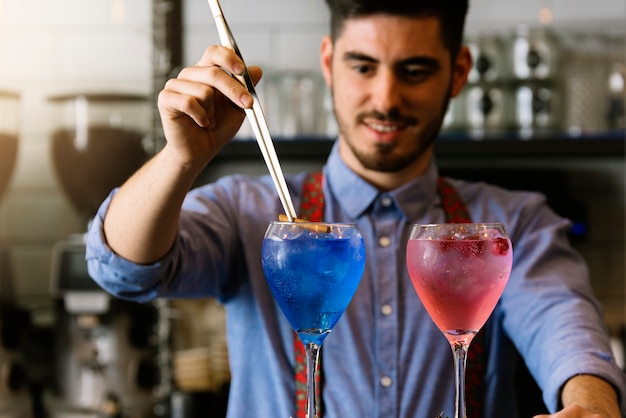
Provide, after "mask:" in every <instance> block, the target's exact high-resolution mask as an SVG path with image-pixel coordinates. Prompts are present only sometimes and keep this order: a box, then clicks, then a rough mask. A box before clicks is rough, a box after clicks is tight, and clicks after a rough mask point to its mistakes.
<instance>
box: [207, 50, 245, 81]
mask: <svg viewBox="0 0 626 418" xmlns="http://www.w3.org/2000/svg"><path fill="white" fill-rule="evenodd" d="M196 66H197V67H222V68H223V69H225V70H226V71H228V72H230V73H232V74H242V73H243V71H244V68H245V67H244V63H243V61H242V60H241V58H239V56H238V55H237V54H236V53H235V51H233V50H232V49H230V48H227V47H224V46H219V45H212V46H209V47H208V48H207V49H206V50H205V51H204V54H203V55H202V58H200V60H199V61H198V62H197V63H196Z"/></svg>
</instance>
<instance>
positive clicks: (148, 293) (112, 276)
mask: <svg viewBox="0 0 626 418" xmlns="http://www.w3.org/2000/svg"><path fill="white" fill-rule="evenodd" d="M116 192H117V190H114V191H113V192H111V194H109V196H108V197H107V198H106V199H105V201H104V202H103V203H102V205H101V206H100V208H99V209H98V212H97V213H96V216H95V217H94V218H93V220H92V221H91V223H90V225H89V230H88V232H87V241H86V246H87V248H86V253H85V258H86V260H87V268H88V271H89V275H90V277H91V278H92V279H93V280H94V281H95V282H96V283H97V284H98V285H99V286H100V287H101V288H102V289H104V290H105V291H107V292H108V293H110V294H111V295H113V296H115V297H117V298H120V299H125V300H132V301H136V302H145V301H149V300H152V299H154V298H156V297H157V296H158V294H159V290H158V284H159V280H160V278H161V277H163V275H164V273H165V270H166V266H167V265H168V264H169V261H170V260H169V258H171V255H168V256H167V257H166V258H165V259H163V260H160V261H158V262H156V263H154V264H150V265H142V264H136V263H133V262H131V261H128V260H126V259H125V258H123V257H120V256H119V255H117V254H115V253H114V252H113V250H112V249H111V248H110V247H109V245H108V244H107V242H106V238H105V235H104V215H105V214H106V212H107V210H108V208H109V205H110V203H111V199H112V198H113V196H114V195H115V193H116Z"/></svg>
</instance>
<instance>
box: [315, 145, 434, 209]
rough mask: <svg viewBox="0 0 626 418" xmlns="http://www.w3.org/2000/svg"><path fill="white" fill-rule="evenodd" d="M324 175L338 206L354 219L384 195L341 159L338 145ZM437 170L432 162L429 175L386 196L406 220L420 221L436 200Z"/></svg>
mask: <svg viewBox="0 0 626 418" xmlns="http://www.w3.org/2000/svg"><path fill="white" fill-rule="evenodd" d="M324 175H325V177H326V181H327V182H328V186H329V187H330V190H331V192H332V194H333V195H334V196H335V197H340V198H338V199H336V200H337V203H338V204H339V205H340V206H341V207H342V209H343V210H344V212H345V213H346V214H347V215H348V216H350V217H351V218H353V219H357V218H358V217H359V216H361V215H362V214H363V213H364V212H365V211H366V210H367V209H368V208H369V207H370V206H371V205H372V203H373V202H374V201H375V200H376V199H377V198H378V197H379V196H380V195H381V193H380V192H379V191H378V190H377V189H376V188H375V187H374V186H372V185H371V184H369V183H368V182H366V181H365V180H363V179H362V178H361V177H359V176H358V175H357V174H356V173H355V172H353V171H352V170H351V169H350V168H348V166H347V165H346V164H345V163H344V162H343V160H342V159H341V157H340V156H339V147H338V146H337V142H335V144H334V145H333V148H332V150H331V152H330V155H329V157H328V161H327V163H326V166H325V167H324ZM438 175H439V173H438V169H437V166H436V164H435V162H434V161H433V162H431V163H430V164H429V166H428V168H427V170H426V172H425V173H424V174H423V175H421V176H419V177H417V178H415V179H413V180H411V181H410V182H408V183H406V184H404V185H402V186H400V187H399V188H397V189H395V190H391V191H389V192H386V193H383V194H385V195H386V196H388V197H390V198H392V199H393V200H394V201H395V203H396V204H397V207H398V208H399V209H400V211H401V212H403V214H404V216H405V217H406V218H407V219H416V218H418V217H419V216H420V215H421V214H422V213H423V211H424V210H425V208H426V207H427V206H428V205H429V204H431V203H432V202H433V201H434V200H435V199H438V198H437V177H438Z"/></svg>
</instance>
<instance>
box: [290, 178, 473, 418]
mask: <svg viewBox="0 0 626 418" xmlns="http://www.w3.org/2000/svg"><path fill="white" fill-rule="evenodd" d="M322 179H323V178H322V173H320V172H315V173H310V174H309V175H308V177H307V179H306V180H305V182H304V186H303V190H302V203H301V204H300V217H301V218H303V219H307V220H310V221H315V222H319V221H322V218H323V216H324V192H323V187H322ZM437 186H438V187H437V188H438V193H439V197H440V199H441V205H442V209H443V211H444V213H445V214H446V222H448V223H469V222H471V220H470V216H469V211H468V210H467V207H466V206H465V203H463V200H461V198H460V197H459V195H458V193H457V191H456V189H455V188H454V187H452V185H450V183H448V182H447V181H446V180H445V179H444V178H443V177H439V179H438V181H437ZM483 340H484V337H483V332H482V331H481V332H479V333H478V334H477V335H476V336H475V337H474V340H473V341H472V349H471V350H468V357H467V363H468V364H467V371H466V391H467V392H468V396H467V401H466V403H467V405H466V407H467V415H468V416H471V417H472V418H480V417H481V416H482V411H483V409H482V402H483V401H484V376H485V362H484V354H485V353H484V341H483ZM294 351H295V359H296V364H295V382H296V418H306V413H307V392H306V391H307V383H306V355H305V351H304V345H303V344H302V342H301V341H300V339H299V338H298V336H297V335H295V337H294ZM320 360H321V356H320ZM320 365H321V361H320V363H319V364H318V366H320ZM321 375H322V373H321V367H318V369H317V370H316V371H315V380H316V388H317V390H316V393H315V403H316V404H317V410H318V411H320V417H321V416H322V415H323V411H322V409H321V408H322V406H323V404H322V399H321V391H322V389H321V387H322V383H323V382H322V376H321ZM320 417H315V418H320Z"/></svg>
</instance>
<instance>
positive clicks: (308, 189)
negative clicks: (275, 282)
mask: <svg viewBox="0 0 626 418" xmlns="http://www.w3.org/2000/svg"><path fill="white" fill-rule="evenodd" d="M322 180H323V179H322V173H319V172H315V173H310V174H309V175H308V177H307V178H306V180H305V182H304V185H303V187H302V201H301V203H300V216H299V217H300V218H302V219H307V220H309V221H314V222H320V221H322V220H323V217H324V191H323V185H322V183H323V181H322ZM293 348H294V352H295V355H296V365H295V379H296V417H295V418H306V414H307V391H306V390H307V384H306V354H305V351H304V345H303V344H302V342H301V341H300V339H299V338H298V335H297V334H295V335H294V341H293ZM321 360H322V356H321V355H320V361H319V363H318V368H317V370H316V371H315V380H316V385H315V387H316V393H315V403H316V404H317V408H316V410H317V411H320V412H319V414H320V417H321V416H322V415H323V412H322V395H321V393H322V379H321V377H322V376H321V363H322V361H321ZM320 417H315V418H320Z"/></svg>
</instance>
